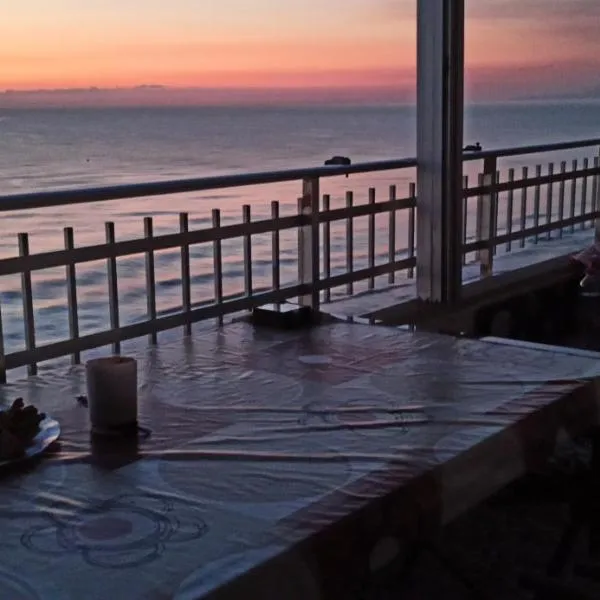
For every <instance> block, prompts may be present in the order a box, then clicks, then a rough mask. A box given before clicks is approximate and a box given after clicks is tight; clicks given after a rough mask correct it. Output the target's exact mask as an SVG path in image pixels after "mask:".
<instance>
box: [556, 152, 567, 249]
mask: <svg viewBox="0 0 600 600" xmlns="http://www.w3.org/2000/svg"><path fill="white" fill-rule="evenodd" d="M566 172H567V162H566V161H564V160H563V161H562V162H561V163H560V175H561V180H560V184H559V186H558V222H559V223H560V229H559V230H558V237H559V238H562V236H563V220H564V218H565V185H566V183H565V174H566Z"/></svg>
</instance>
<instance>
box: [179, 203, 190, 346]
mask: <svg viewBox="0 0 600 600" xmlns="http://www.w3.org/2000/svg"><path fill="white" fill-rule="evenodd" d="M189 230H190V227H189V216H188V213H179V234H180V235H181V305H182V308H183V317H184V319H185V322H184V326H183V330H184V332H185V335H191V334H192V282H191V277H190V244H189V242H188V233H189Z"/></svg>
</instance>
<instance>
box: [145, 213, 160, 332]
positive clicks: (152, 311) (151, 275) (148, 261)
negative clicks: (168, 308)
mask: <svg viewBox="0 0 600 600" xmlns="http://www.w3.org/2000/svg"><path fill="white" fill-rule="evenodd" d="M144 237H145V238H146V240H147V241H148V243H149V244H152V238H153V237H154V224H153V222H152V217H144ZM144 262H145V267H146V312H147V317H148V320H149V321H150V322H151V323H152V331H150V333H149V334H148V339H149V340H150V343H151V344H156V342H157V333H156V329H155V327H156V273H155V270H154V249H153V248H152V247H149V248H148V250H146V252H145V255H144Z"/></svg>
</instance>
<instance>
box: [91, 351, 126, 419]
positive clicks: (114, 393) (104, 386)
mask: <svg viewBox="0 0 600 600" xmlns="http://www.w3.org/2000/svg"><path fill="white" fill-rule="evenodd" d="M85 367H86V379H87V392H88V410H89V415H90V424H91V426H92V430H94V429H96V430H102V429H111V428H115V427H117V428H118V427H123V426H127V425H132V426H133V425H135V424H136V423H137V362H136V361H135V360H134V359H133V358H129V357H126V356H109V357H106V358H95V359H93V360H90V361H88V362H87V363H86V366H85Z"/></svg>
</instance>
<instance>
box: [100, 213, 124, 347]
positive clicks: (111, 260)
mask: <svg viewBox="0 0 600 600" xmlns="http://www.w3.org/2000/svg"><path fill="white" fill-rule="evenodd" d="M104 231H105V234H106V244H107V246H109V247H110V246H114V244H115V224H114V223H112V222H110V221H109V222H107V223H105V224H104ZM110 250H111V252H110V256H109V257H108V258H107V259H106V270H107V275H108V308H109V318H110V328H111V330H112V331H113V332H117V333H116V335H117V337H118V336H119V331H118V330H119V328H120V325H119V287H118V286H119V284H118V279H117V258H116V256H115V254H114V252H115V251H114V248H111V249H110ZM112 351H113V354H120V353H121V342H119V341H116V342H113V343H112Z"/></svg>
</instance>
